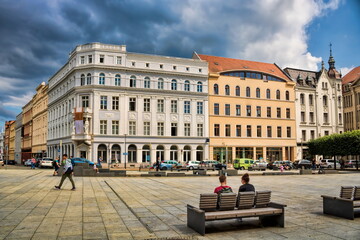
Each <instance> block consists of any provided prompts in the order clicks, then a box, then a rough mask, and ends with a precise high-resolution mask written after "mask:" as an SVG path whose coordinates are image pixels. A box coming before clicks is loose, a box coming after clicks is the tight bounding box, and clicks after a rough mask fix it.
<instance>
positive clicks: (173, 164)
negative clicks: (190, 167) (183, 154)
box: [162, 160, 182, 168]
mask: <svg viewBox="0 0 360 240" xmlns="http://www.w3.org/2000/svg"><path fill="white" fill-rule="evenodd" d="M162 163H164V164H170V165H172V167H173V168H178V167H181V166H182V165H181V163H179V162H178V161H175V160H166V161H163V162H162Z"/></svg>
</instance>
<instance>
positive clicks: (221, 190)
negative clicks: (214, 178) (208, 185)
mask: <svg viewBox="0 0 360 240" xmlns="http://www.w3.org/2000/svg"><path fill="white" fill-rule="evenodd" d="M219 181H220V186H219V187H217V188H215V190H214V193H217V194H220V193H229V192H232V188H231V187H230V186H227V185H226V176H225V175H221V176H220V177H219Z"/></svg>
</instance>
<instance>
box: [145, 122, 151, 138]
mask: <svg viewBox="0 0 360 240" xmlns="http://www.w3.org/2000/svg"><path fill="white" fill-rule="evenodd" d="M144 135H145V136H150V122H144Z"/></svg>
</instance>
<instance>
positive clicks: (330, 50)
mask: <svg viewBox="0 0 360 240" xmlns="http://www.w3.org/2000/svg"><path fill="white" fill-rule="evenodd" d="M329 46H330V57H332V49H331V47H332V44H331V42H330V44H329Z"/></svg>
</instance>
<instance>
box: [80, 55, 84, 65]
mask: <svg viewBox="0 0 360 240" xmlns="http://www.w3.org/2000/svg"><path fill="white" fill-rule="evenodd" d="M80 64H85V56H81V57H80Z"/></svg>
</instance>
